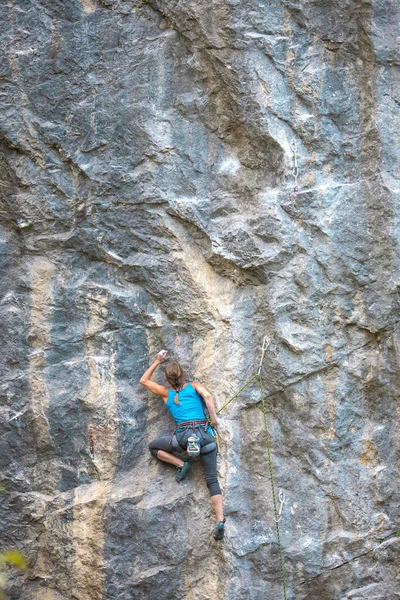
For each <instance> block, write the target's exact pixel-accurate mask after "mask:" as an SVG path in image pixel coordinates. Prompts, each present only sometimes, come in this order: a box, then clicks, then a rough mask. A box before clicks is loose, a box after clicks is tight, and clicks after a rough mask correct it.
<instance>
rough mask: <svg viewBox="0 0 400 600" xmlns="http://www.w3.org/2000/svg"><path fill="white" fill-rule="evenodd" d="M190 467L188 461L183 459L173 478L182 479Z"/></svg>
mask: <svg viewBox="0 0 400 600" xmlns="http://www.w3.org/2000/svg"><path fill="white" fill-rule="evenodd" d="M189 469H190V462H188V461H185V462H184V463H183V465H182V466H181V467H178V469H177V473H176V475H175V479H176V480H177V481H183V480H184V479H185V477H186V475H187V472H188V471H189Z"/></svg>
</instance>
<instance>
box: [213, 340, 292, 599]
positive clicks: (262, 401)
mask: <svg viewBox="0 0 400 600" xmlns="http://www.w3.org/2000/svg"><path fill="white" fill-rule="evenodd" d="M263 351H264V349H263ZM260 370H261V369H260ZM254 379H258V381H259V384H260V394H261V405H262V411H263V417H264V431H265V445H266V447H267V455H268V465H269V474H270V482H271V491H272V502H273V505H274V518H275V527H276V536H277V540H278V553H279V561H280V567H281V576H282V587H283V597H284V600H287V596H286V582H285V567H284V564H283V554H282V545H281V536H280V532H279V515H278V511H277V508H276V497H275V482H274V474H273V469H272V458H271V442H270V438H269V433H268V423H267V409H266V406H265V396H264V386H263V380H262V376H261V373H257V374H256V375H253V377H251V378H250V379H249V380H248V381H247V382H246V383H245V384H244V385H243V386H242V387H241V388H240V390H239V391H238V392H237V393H236V394H235V395H234V396H232V398H230V399H229V400H228V402H226V403H225V404H224V405H223V406H222V407H221V408H220V409H219V410H218V411H217V414H218V415H219V413H220V412H221V411H222V410H224V408H226V407H227V406H228V405H229V404H230V403H231V402H232V401H233V400H234V399H235V398H237V397H238V396H239V395H240V394H241V393H242V392H243V390H244V389H246V388H247V386H248V385H250V383H251V382H252V381H254Z"/></svg>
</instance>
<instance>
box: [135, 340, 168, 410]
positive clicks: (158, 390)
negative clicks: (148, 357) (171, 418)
mask: <svg viewBox="0 0 400 600" xmlns="http://www.w3.org/2000/svg"><path fill="white" fill-rule="evenodd" d="M165 356H166V351H165V350H161V352H159V353H158V354H157V358H156V360H155V361H154V362H153V364H152V365H151V366H150V367H149V368H148V369H147V371H146V372H145V373H144V374H143V375H142V377H141V378H140V381H139V383H141V384H142V385H144V387H145V388H146V389H148V390H149V391H150V392H153V394H158V395H159V396H161V397H162V399H163V400H164V402H166V401H167V400H168V388H167V387H165V385H159V384H158V383H155V382H154V381H151V376H152V375H153V373H154V371H155V370H156V369H157V367H158V365H159V364H161V363H162V362H163V360H165Z"/></svg>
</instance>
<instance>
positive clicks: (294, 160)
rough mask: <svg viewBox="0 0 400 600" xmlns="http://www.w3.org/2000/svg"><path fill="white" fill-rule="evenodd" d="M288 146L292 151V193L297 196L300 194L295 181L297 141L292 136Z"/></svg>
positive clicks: (297, 169)
mask: <svg viewBox="0 0 400 600" xmlns="http://www.w3.org/2000/svg"><path fill="white" fill-rule="evenodd" d="M290 148H291V150H292V152H293V169H292V175H293V177H294V188H293V194H294V195H295V196H298V195H299V194H300V187H299V184H298V182H297V180H298V177H299V167H298V166H297V142H296V140H295V139H294V138H293V139H292V141H291V142H290Z"/></svg>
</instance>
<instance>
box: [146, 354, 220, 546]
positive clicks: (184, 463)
mask: <svg viewBox="0 0 400 600" xmlns="http://www.w3.org/2000/svg"><path fill="white" fill-rule="evenodd" d="M166 354H167V351H166V350H161V352H159V353H158V355H157V358H156V360H155V361H154V363H153V364H152V365H151V367H150V368H149V369H147V371H146V372H145V373H144V375H143V376H142V377H141V379H140V383H141V384H142V385H144V387H145V388H147V389H148V390H150V392H153V393H154V394H158V395H159V396H161V397H162V399H163V400H164V402H165V405H166V407H167V408H168V410H169V412H170V413H171V415H172V416H173V418H174V419H175V422H176V424H177V426H178V428H177V429H176V431H175V434H174V435H173V436H172V437H171V436H163V437H158V438H156V439H155V440H153V441H152V442H151V443H150V445H149V450H150V452H151V454H152V455H153V456H156V457H157V458H159V459H160V460H162V461H164V462H167V463H170V464H171V465H175V466H176V467H177V473H176V477H175V478H176V480H177V481H182V480H183V479H185V477H186V475H187V473H188V470H189V468H190V462H189V460H187V459H186V460H182V458H180V456H179V454H182V453H183V452H185V451H187V453H188V454H189V456H190V454H192V455H193V456H194V455H196V454H198V453H200V456H201V459H202V462H203V466H204V474H205V479H206V483H207V487H208V489H209V492H210V496H211V503H212V506H213V509H214V511H215V515H216V518H217V525H216V527H215V529H214V534H213V535H214V538H215V539H216V540H221V539H222V538H223V537H224V535H225V519H224V515H223V508H222V494H221V489H220V487H219V484H218V479H217V444H216V442H215V438H214V436H213V435H212V429H211V427H210V425H209V423H208V421H207V419H206V417H205V415H204V410H203V404H202V401H201V398H200V394H201V396H202V397H203V398H204V401H205V403H206V406H207V408H208V411H209V413H210V417H211V425H212V427H217V425H218V418H217V413H216V411H215V405H214V400H213V398H212V396H211V394H210V392H209V391H208V390H207V389H206V388H205V387H204V386H203V385H201V384H200V383H198V382H196V381H185V375H184V372H183V370H182V368H181V367H180V365H179V364H178V363H176V362H171V363H168V364H167V366H166V368H165V377H166V380H167V383H168V385H169V388H168V387H166V386H164V385H159V384H158V383H154V381H151V376H152V375H153V373H154V371H155V370H156V368H157V367H158V365H159V364H161V363H162V362H163V361H164V360H165V358H166Z"/></svg>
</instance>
